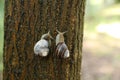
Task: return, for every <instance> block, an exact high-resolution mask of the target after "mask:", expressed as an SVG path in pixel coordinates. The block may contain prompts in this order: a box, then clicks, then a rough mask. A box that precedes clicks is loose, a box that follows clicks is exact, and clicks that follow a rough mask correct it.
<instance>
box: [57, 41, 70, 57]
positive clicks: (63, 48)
mask: <svg viewBox="0 0 120 80" xmlns="http://www.w3.org/2000/svg"><path fill="white" fill-rule="evenodd" d="M67 49H68V48H67V46H66V44H65V43H64V42H60V43H58V44H57V46H56V51H55V53H56V55H57V56H58V57H60V58H63V57H64V54H65V51H66V50H67Z"/></svg>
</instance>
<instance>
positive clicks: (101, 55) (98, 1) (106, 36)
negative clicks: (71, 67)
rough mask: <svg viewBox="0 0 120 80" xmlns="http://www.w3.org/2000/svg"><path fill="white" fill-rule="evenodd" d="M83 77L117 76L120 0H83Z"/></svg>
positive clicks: (114, 79) (116, 79) (113, 79)
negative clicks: (84, 3) (84, 0)
mask: <svg viewBox="0 0 120 80" xmlns="http://www.w3.org/2000/svg"><path fill="white" fill-rule="evenodd" d="M82 59H83V60H82V80H120V62H119V61H120V0H86V14H85V23H84V40H83V58H82Z"/></svg>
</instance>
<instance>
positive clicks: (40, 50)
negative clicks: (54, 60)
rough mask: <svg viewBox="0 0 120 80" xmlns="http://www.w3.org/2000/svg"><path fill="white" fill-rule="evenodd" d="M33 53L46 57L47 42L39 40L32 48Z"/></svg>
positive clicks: (47, 50) (47, 51)
mask: <svg viewBox="0 0 120 80" xmlns="http://www.w3.org/2000/svg"><path fill="white" fill-rule="evenodd" d="M34 53H35V54H36V55H40V56H43V57H45V56H47V55H48V53H49V48H48V41H46V40H44V39H41V40H40V41H38V42H37V43H36V44H35V46H34Z"/></svg>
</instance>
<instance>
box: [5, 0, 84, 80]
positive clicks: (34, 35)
mask: <svg viewBox="0 0 120 80" xmlns="http://www.w3.org/2000/svg"><path fill="white" fill-rule="evenodd" d="M84 7H85V0H5V17H4V20H5V22H4V33H5V34H4V54H3V58H4V70H3V80H80V75H81V59H82V38H83V22H84V10H85V9H84ZM56 28H57V29H58V30H59V31H68V32H67V33H66V34H65V43H66V44H67V45H68V48H69V50H70V58H68V59H61V58H59V59H58V58H57V57H55V56H54V54H55V40H53V41H52V46H51V51H50V53H49V55H48V56H47V57H44V58H42V57H40V56H35V54H34V52H33V47H34V45H35V43H36V42H37V41H38V40H40V37H41V35H42V34H44V33H47V32H48V31H49V30H50V31H51V34H52V36H53V37H54V38H55V37H56V34H57V32H56Z"/></svg>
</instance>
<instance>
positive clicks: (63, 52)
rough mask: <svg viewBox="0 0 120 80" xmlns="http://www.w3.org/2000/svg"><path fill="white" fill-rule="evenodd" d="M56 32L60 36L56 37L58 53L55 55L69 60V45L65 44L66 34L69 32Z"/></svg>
mask: <svg viewBox="0 0 120 80" xmlns="http://www.w3.org/2000/svg"><path fill="white" fill-rule="evenodd" d="M56 31H57V32H58V34H57V36H56V51H55V53H56V55H57V56H58V57H61V58H68V57H69V56H70V53H69V50H68V47H67V45H66V44H65V42H64V33H66V32H67V31H65V32H60V31H58V30H56Z"/></svg>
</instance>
